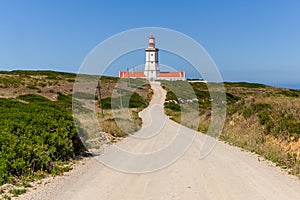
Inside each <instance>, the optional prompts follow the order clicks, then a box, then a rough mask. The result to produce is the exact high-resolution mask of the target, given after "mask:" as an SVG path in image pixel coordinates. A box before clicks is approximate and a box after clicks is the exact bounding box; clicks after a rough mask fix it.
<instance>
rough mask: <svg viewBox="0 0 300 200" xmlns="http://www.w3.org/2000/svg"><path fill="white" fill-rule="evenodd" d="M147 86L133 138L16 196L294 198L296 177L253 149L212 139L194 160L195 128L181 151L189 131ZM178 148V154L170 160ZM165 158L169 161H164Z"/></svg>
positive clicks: (298, 191)
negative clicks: (207, 150) (214, 142)
mask: <svg viewBox="0 0 300 200" xmlns="http://www.w3.org/2000/svg"><path fill="white" fill-rule="evenodd" d="M152 87H153V90H154V96H153V100H152V101H151V105H150V107H149V108H148V110H145V111H143V112H142V113H141V116H142V117H143V122H144V124H143V125H144V127H143V129H142V130H141V131H140V132H139V133H137V134H136V137H138V138H134V137H128V138H126V139H124V140H123V141H121V142H120V143H118V144H117V147H119V148H115V147H110V148H107V150H106V151H105V152H104V153H103V155H101V156H100V157H98V159H91V160H89V161H88V162H87V163H86V164H85V165H82V166H80V167H79V168H77V169H75V170H74V171H73V172H71V173H70V174H69V175H68V176H64V177H60V178H57V179H54V181H51V182H50V183H49V184H47V185H45V186H42V187H40V188H38V190H36V191H33V192H29V193H28V194H25V195H24V196H23V197H22V198H20V199H43V200H45V199H55V200H83V199H89V200H92V199H101V200H150V199H151V200H186V199H187V200H190V199H191V200H194V199H197V200H198V199H217V200H220V199H230V200H232V199H242V200H246V199H249V200H250V199H251V200H253V199H255V200H259V199H270V200H275V199H280V200H282V199H287V200H296V199H300V181H299V180H298V179H297V178H295V177H293V176H289V175H287V174H286V173H284V172H282V171H281V170H280V169H279V168H277V167H274V166H273V165H272V164H270V163H269V162H266V161H259V159H258V157H257V156H256V155H254V154H251V153H248V152H244V151H242V150H241V149H239V148H236V147H232V146H229V145H227V144H224V143H223V142H218V143H217V145H216V146H215V148H214V150H213V151H212V152H211V153H210V154H209V156H207V157H206V158H204V159H199V156H198V155H199V147H201V142H202V141H203V137H204V136H203V135H202V134H199V133H197V134H196V137H195V139H194V142H193V143H192V145H191V146H189V148H188V149H187V150H186V151H184V150H185V147H186V146H188V145H189V141H190V139H193V137H194V136H195V135H194V132H193V131H191V130H189V129H186V128H183V129H181V127H180V125H178V124H176V123H174V122H173V121H171V120H169V119H168V118H167V117H166V116H165V115H164V114H163V111H162V107H161V105H162V103H163V100H164V96H165V91H164V90H163V89H162V88H161V86H160V85H159V84H157V83H153V84H152ZM151 107H152V108H151ZM153 124H155V125H153ZM180 130H181V134H178V133H179V132H180ZM170 141H171V142H170ZM178 141H183V142H182V143H180V142H178ZM169 147H170V148H169ZM164 149H168V150H164ZM124 150H125V151H124ZM182 151H183V152H184V154H183V155H182V156H181V157H180V158H179V159H178V160H176V159H177V158H178V157H179V156H180V153H182ZM128 152H129V153H128ZM149 152H150V153H149ZM144 153H147V154H144ZM132 154H134V156H132ZM145 155H147V156H145ZM158 155H161V156H158ZM151 156H152V157H151ZM112 158H114V159H112ZM99 160H101V162H105V164H106V165H110V166H113V167H114V168H117V169H119V170H122V171H129V172H137V173H135V174H133V173H124V172H120V171H118V170H114V169H111V168H109V167H106V166H105V165H104V164H102V163H101V162H100V161H99ZM175 160H176V161H175ZM173 161H175V162H173ZM170 162H173V163H172V164H171V165H168V163H170ZM160 168H162V169H160ZM154 169H157V170H156V171H155V170H154ZM153 170H154V171H153ZM152 171H153V172H152ZM139 172H148V173H139Z"/></svg>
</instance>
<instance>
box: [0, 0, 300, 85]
mask: <svg viewBox="0 0 300 200" xmlns="http://www.w3.org/2000/svg"><path fill="white" fill-rule="evenodd" d="M299 10H300V1H297V0H294V1H292V0H287V1H277V0H251V1H250V0H248V1H247V0H245V1H241V0H236V1H231V0H226V1H223V0H206V1H204V0H195V1H161V0H160V1H156V0H151V1H140V0H139V1H134V0H132V1H121V0H120V1H113V0H110V1H92V0H89V1H83V0H82V1H80V0H77V1H74V0H64V1H58V0H54V1H50V0H49V1H46V0H40V1H32V0H26V1H21V0H19V1H14V0H6V1H4V0H0V70H12V69H52V70H59V71H70V72H76V71H77V70H78V68H79V66H80V65H81V63H82V62H83V60H84V58H85V57H86V56H87V55H88V53H89V52H90V51H91V50H92V49H93V48H94V47H95V46H96V45H98V44H99V43H100V42H101V41H103V40H105V39H107V38H108V37H110V36H112V35H114V34H117V33H119V32H121V31H125V30H128V29H132V28H139V27H149V26H150V27H164V28H170V29H174V30H176V31H179V32H182V33H184V34H186V35H188V36H190V37H192V38H194V39H195V40H196V41H197V42H198V43H200V44H201V45H202V46H203V47H204V48H205V49H206V50H207V52H208V53H209V54H210V56H211V57H212V58H213V60H214V61H215V63H216V64H217V66H218V68H219V70H220V72H221V74H222V76H223V79H224V80H226V81H249V82H260V83H267V84H273V85H278V86H285V85H286V86H290V87H294V88H300V77H299V75H300V12H299ZM161 59H162V58H161Z"/></svg>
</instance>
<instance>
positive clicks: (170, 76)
mask: <svg viewBox="0 0 300 200" xmlns="http://www.w3.org/2000/svg"><path fill="white" fill-rule="evenodd" d="M145 51H146V63H145V69H144V72H119V77H120V78H147V79H148V80H150V81H155V80H185V73H184V72H161V71H160V69H159V64H158V51H159V49H158V48H156V47H155V38H154V36H153V35H151V36H150V37H149V46H148V48H146V50H145Z"/></svg>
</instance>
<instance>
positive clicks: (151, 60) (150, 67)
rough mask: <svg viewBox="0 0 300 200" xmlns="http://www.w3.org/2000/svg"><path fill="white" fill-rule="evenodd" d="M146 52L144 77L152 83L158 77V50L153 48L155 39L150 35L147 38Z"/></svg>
mask: <svg viewBox="0 0 300 200" xmlns="http://www.w3.org/2000/svg"><path fill="white" fill-rule="evenodd" d="M145 51H146V63H145V70H144V74H145V76H146V77H147V78H148V79H149V80H150V81H154V80H156V79H157V77H158V75H159V72H160V70H159V65H158V48H155V37H154V36H153V35H151V36H150V37H149V46H148V48H147V49H146V50H145Z"/></svg>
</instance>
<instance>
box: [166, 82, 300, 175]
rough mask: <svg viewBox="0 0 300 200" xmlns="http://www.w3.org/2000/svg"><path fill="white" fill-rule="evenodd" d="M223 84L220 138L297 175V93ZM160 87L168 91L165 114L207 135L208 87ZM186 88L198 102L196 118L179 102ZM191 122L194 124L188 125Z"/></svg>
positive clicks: (299, 105)
mask: <svg viewBox="0 0 300 200" xmlns="http://www.w3.org/2000/svg"><path fill="white" fill-rule="evenodd" d="M224 85H225V88H226V109H227V116H226V120H225V125H224V129H223V132H222V135H221V139H222V140H225V141H227V142H229V143H231V144H234V145H237V146H240V147H243V148H245V149H248V150H250V151H253V152H256V153H258V154H259V155H262V156H264V157H265V158H267V159H269V160H272V161H273V162H275V163H276V164H278V165H279V166H281V167H283V168H288V169H289V171H290V173H292V174H297V175H300V100H299V98H298V97H299V96H300V90H291V89H281V88H275V87H270V86H266V85H262V84H252V83H245V82H241V83H225V84H224ZM163 86H164V87H165V88H166V89H167V91H168V93H167V99H166V100H167V103H166V104H165V109H166V113H167V114H168V115H171V117H172V119H174V120H175V121H177V122H181V123H182V124H184V125H186V126H189V127H191V128H194V129H196V130H198V131H202V132H207V130H208V127H209V124H210V120H211V101H212V99H211V97H210V93H209V92H208V88H207V85H206V84H205V83H199V82H198V83H190V86H187V85H186V83H181V82H176V83H172V82H163ZM188 87H192V88H193V90H194V93H195V94H196V96H197V99H198V102H199V113H197V116H192V111H191V110H188V109H185V108H186V107H188V104H191V103H184V101H183V103H180V101H178V99H187V96H188V95H187V94H184V93H183V92H181V93H180V92H179V93H178V91H177V90H186V91H187V90H188ZM213 92H214V91H213ZM174 93H178V94H179V96H177V97H176V95H175V94H174ZM174 100H175V101H174ZM182 108H183V109H182ZM194 108H195V107H194ZM193 117H194V118H193ZM195 117H198V121H197V120H195V119H196V118H195ZM185 118H186V119H188V120H185ZM190 119H194V120H193V121H197V122H195V123H194V124H193V123H190V122H189V121H192V120H190Z"/></svg>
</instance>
